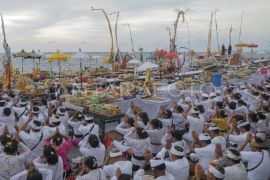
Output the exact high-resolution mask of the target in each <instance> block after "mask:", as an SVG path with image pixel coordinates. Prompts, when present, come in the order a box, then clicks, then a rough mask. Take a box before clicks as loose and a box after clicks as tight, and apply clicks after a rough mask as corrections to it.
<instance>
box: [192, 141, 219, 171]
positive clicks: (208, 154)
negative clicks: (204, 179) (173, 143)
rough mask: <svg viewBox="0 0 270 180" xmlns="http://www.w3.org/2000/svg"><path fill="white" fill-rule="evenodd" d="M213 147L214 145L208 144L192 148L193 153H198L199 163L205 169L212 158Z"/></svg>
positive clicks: (213, 153)
mask: <svg viewBox="0 0 270 180" xmlns="http://www.w3.org/2000/svg"><path fill="white" fill-rule="evenodd" d="M215 148H216V147H215V145H213V144H209V145H207V146H205V147H201V148H195V149H194V151H195V153H196V154H197V155H199V164H200V165H201V166H202V168H203V169H204V170H205V171H206V170H207V169H208V164H209V162H211V160H213V158H214V155H215Z"/></svg>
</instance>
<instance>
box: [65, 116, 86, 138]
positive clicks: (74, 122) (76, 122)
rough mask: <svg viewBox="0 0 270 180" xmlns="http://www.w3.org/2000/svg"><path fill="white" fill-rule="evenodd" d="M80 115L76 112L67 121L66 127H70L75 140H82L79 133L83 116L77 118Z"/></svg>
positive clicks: (81, 135)
mask: <svg viewBox="0 0 270 180" xmlns="http://www.w3.org/2000/svg"><path fill="white" fill-rule="evenodd" d="M79 114H80V113H79V112H76V113H75V114H74V116H72V117H70V118H69V119H68V121H67V123H68V125H69V126H71V127H72V129H73V133H74V137H75V138H83V134H82V133H81V131H79V127H80V126H81V125H82V120H83V116H82V115H81V116H78V115H79Z"/></svg>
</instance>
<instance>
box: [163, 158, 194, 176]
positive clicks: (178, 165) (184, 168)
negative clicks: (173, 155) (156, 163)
mask: <svg viewBox="0 0 270 180" xmlns="http://www.w3.org/2000/svg"><path fill="white" fill-rule="evenodd" d="M165 164H166V172H167V173H168V174H171V175H173V176H174V177H175V179H179V180H180V179H181V180H188V176H189V162H188V160H187V159H186V158H185V157H183V158H182V159H177V160H175V161H166V162H165Z"/></svg>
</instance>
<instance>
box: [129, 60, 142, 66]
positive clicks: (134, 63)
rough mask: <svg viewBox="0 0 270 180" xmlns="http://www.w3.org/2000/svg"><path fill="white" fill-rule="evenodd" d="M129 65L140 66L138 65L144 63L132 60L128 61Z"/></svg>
mask: <svg viewBox="0 0 270 180" xmlns="http://www.w3.org/2000/svg"><path fill="white" fill-rule="evenodd" d="M128 64H130V65H138V64H142V63H141V61H139V60H138V59H132V60H130V61H128Z"/></svg>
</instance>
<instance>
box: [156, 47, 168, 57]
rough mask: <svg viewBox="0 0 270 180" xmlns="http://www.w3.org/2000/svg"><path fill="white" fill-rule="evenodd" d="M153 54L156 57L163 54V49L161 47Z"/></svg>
mask: <svg viewBox="0 0 270 180" xmlns="http://www.w3.org/2000/svg"><path fill="white" fill-rule="evenodd" d="M154 54H155V56H156V57H162V56H164V54H165V51H164V50H163V49H161V50H157V51H156V52H155V53H154Z"/></svg>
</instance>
